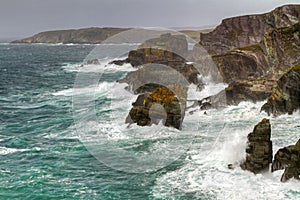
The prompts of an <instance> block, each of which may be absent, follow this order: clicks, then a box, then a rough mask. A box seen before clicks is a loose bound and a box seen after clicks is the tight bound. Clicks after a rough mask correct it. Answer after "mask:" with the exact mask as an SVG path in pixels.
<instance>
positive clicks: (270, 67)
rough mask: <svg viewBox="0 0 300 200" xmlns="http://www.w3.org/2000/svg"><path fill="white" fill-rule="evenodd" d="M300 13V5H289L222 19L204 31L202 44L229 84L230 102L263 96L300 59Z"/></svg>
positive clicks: (227, 93) (228, 97) (227, 94)
mask: <svg viewBox="0 0 300 200" xmlns="http://www.w3.org/2000/svg"><path fill="white" fill-rule="evenodd" d="M299 13H300V5H287V6H283V7H279V8H277V9H275V10H274V11H272V12H270V13H267V14H262V15H251V16H242V17H234V18H230V19H226V20H223V22H222V24H221V25H219V26H218V27H217V28H216V29H215V30H214V31H212V32H211V33H207V34H202V35H201V41H200V44H201V45H204V48H206V49H207V50H208V52H209V53H210V55H211V56H212V59H213V60H214V62H215V63H216V64H217V66H218V69H219V72H220V74H221V76H222V78H223V81H224V82H225V83H228V84H229V87H228V88H227V89H226V91H225V92H226V97H227V102H228V103H230V104H238V103H239V102H241V101H244V100H251V101H261V100H264V99H265V98H267V97H268V96H269V95H270V94H271V93H272V88H273V87H275V86H276V81H277V80H278V79H279V78H280V77H281V76H282V75H283V73H284V72H285V71H286V70H287V69H289V68H290V67H291V66H294V65H298V64H299V63H300V14H299ZM233 32H234V33H235V34H232V33H233ZM233 36H234V37H233Z"/></svg>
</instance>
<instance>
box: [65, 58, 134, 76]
mask: <svg viewBox="0 0 300 200" xmlns="http://www.w3.org/2000/svg"><path fill="white" fill-rule="evenodd" d="M113 60H115V59H108V60H102V61H100V64H83V63H76V64H73V63H67V64H65V65H64V66H62V68H63V69H64V70H65V71H67V72H80V73H89V72H96V73H114V72H130V71H135V70H137V69H136V68H133V67H132V66H131V64H129V63H126V64H123V65H122V66H118V65H115V64H109V63H110V62H111V61H113Z"/></svg>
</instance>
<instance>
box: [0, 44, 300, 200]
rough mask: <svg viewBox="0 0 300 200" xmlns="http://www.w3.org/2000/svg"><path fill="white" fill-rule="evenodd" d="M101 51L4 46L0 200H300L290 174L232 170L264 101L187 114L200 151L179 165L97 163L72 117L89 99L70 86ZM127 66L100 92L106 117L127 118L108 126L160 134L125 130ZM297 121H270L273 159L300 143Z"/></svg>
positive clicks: (0, 58)
mask: <svg viewBox="0 0 300 200" xmlns="http://www.w3.org/2000/svg"><path fill="white" fill-rule="evenodd" d="M93 48H94V46H89V45H72V46H68V45H9V44H2V45H0V199H51V198H53V199H299V198H300V183H299V182H297V181H295V180H291V181H289V182H288V183H280V181H279V180H280V176H281V173H282V171H279V172H276V173H273V174H272V173H266V174H262V175H254V174H252V173H249V172H246V171H243V170H241V169H240V168H236V169H234V170H229V169H228V168H227V164H228V163H234V162H236V161H239V160H241V159H243V158H244V156H245V155H244V152H245V146H246V144H245V142H246V137H247V134H248V133H249V132H250V131H252V129H253V126H254V125H255V124H256V123H257V122H259V121H260V120H261V119H262V118H263V117H267V116H266V115H265V114H264V113H260V112H259V110H260V107H261V105H262V103H263V102H261V103H257V104H253V103H248V102H244V103H241V104H240V105H239V106H231V107H228V108H225V109H223V110H210V111H208V112H207V115H204V114H203V111H197V112H195V113H194V114H193V115H190V114H189V113H187V114H186V117H185V121H184V127H192V129H193V130H194V131H193V133H191V134H192V136H193V137H194V140H193V144H192V145H191V146H190V148H189V149H188V150H187V151H186V152H185V153H184V154H183V155H182V156H181V157H180V158H179V159H178V160H177V161H175V162H173V163H172V164H170V165H168V166H166V167H163V168H162V169H160V170H158V171H154V172H149V173H144V174H132V173H127V172H122V171H118V170H115V169H112V168H110V167H108V166H106V165H104V164H103V163H101V162H100V161H98V160H97V159H96V158H95V157H94V156H93V155H91V153H90V152H89V151H88V150H87V149H86V147H85V145H84V144H83V143H82V142H81V141H80V138H79V137H78V135H77V132H76V131H75V125H74V120H73V113H72V95H73V94H74V92H75V93H82V94H89V93H90V92H91V91H89V90H88V89H87V88H85V89H82V90H76V89H75V90H74V89H72V88H73V84H74V81H75V77H76V74H77V72H78V70H79V69H80V67H79V66H80V64H81V63H82V61H83V60H84V59H85V57H86V56H87V55H88V54H89V53H90V51H91V50H92V49H93ZM93 67H95V66H88V67H87V68H86V69H85V70H86V73H93V71H94V70H93ZM98 67H99V66H98ZM122 67H123V68H122V69H120V67H116V66H112V65H109V66H108V69H109V70H107V71H106V72H105V74H104V75H103V76H102V79H101V82H100V83H99V86H98V89H97V91H96V99H97V100H98V102H100V103H99V104H97V109H98V110H100V114H101V113H102V111H103V112H104V111H106V110H107V109H112V111H116V112H117V114H116V116H120V120H119V121H116V122H115V123H112V122H111V121H110V122H108V123H106V127H104V129H105V130H107V129H110V130H114V131H112V133H114V134H119V135H115V136H117V138H118V139H119V140H122V136H124V135H123V133H124V132H126V131H128V130H129V132H130V131H133V132H134V131H136V132H143V131H145V130H146V131H145V133H146V132H149V131H151V130H155V129H157V128H161V127H159V125H158V126H152V127H148V128H141V127H137V126H132V127H130V128H128V127H126V126H122V124H121V122H123V119H124V118H125V117H126V116H125V114H126V112H128V110H127V109H128V108H129V107H130V103H131V102H132V101H133V100H134V98H135V97H132V96H130V95H126V93H125V90H124V91H123V92H122V90H123V85H120V84H118V83H115V80H117V79H119V78H120V77H122V76H124V75H125V74H126V72H127V71H131V70H133V69H132V68H131V67H130V66H122ZM222 87H224V86H223V85H222V84H219V85H215V84H210V85H209V86H207V88H206V89H205V90H204V91H203V92H202V93H200V94H197V96H201V97H202V96H203V97H205V96H207V95H209V94H211V93H215V92H216V91H217V90H219V89H221V88H222ZM112 88H114V89H115V90H118V91H119V92H118V93H116V94H114V102H116V103H115V104H113V105H118V107H116V108H114V107H112V106H110V107H107V102H105V100H106V99H108V95H109V92H110V90H111V89H112ZM120 90H121V91H120ZM124 102H125V103H124ZM100 118H101V115H100ZM101 119H103V120H104V121H105V118H101ZM299 120H300V115H299V113H297V114H294V115H293V116H287V115H286V116H281V117H278V118H276V119H274V118H271V124H272V140H273V145H274V146H273V151H274V152H276V151H277V149H278V148H280V147H282V146H286V145H290V144H293V143H295V142H296V141H297V140H298V138H299V130H300V126H299ZM91 128H93V127H91ZM94 128H98V127H97V126H95V127H94ZM170 131H172V130H170ZM114 134H112V135H114ZM126 139H127V138H126ZM145 140H146V142H147V139H145ZM124 142H125V145H126V142H127V143H128V144H130V141H128V140H124ZM154 147H155V148H156V149H157V150H159V148H160V146H154ZM154 147H153V148H154Z"/></svg>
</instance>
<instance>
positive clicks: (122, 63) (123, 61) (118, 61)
mask: <svg viewBox="0 0 300 200" xmlns="http://www.w3.org/2000/svg"><path fill="white" fill-rule="evenodd" d="M126 63H129V61H128V58H126V59H124V60H113V61H111V62H110V63H108V64H114V65H118V66H122V65H124V64H126Z"/></svg>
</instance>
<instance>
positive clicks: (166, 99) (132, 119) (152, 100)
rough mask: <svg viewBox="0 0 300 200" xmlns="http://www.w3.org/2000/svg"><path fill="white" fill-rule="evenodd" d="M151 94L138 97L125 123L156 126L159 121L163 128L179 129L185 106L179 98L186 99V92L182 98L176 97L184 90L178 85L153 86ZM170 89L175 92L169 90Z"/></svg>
mask: <svg viewBox="0 0 300 200" xmlns="http://www.w3.org/2000/svg"><path fill="white" fill-rule="evenodd" d="M155 87H156V88H155V89H154V90H153V88H152V89H151V90H153V91H152V92H147V93H144V94H141V95H139V96H138V98H137V100H136V102H134V103H133V104H132V105H133V107H132V109H131V110H130V112H129V115H128V117H127V118H126V123H137V124H138V125H140V126H148V125H151V124H158V123H159V122H160V121H162V123H163V124H164V125H165V126H171V127H174V128H177V129H181V124H182V121H183V118H184V112H185V105H184V104H182V103H181V101H180V99H179V98H186V95H187V93H186V91H187V89H185V92H184V93H183V94H181V95H182V96H180V97H179V96H178V94H180V93H179V91H183V90H184V89H183V88H181V87H180V85H179V84H178V85H173V86H168V87H164V86H158V87H157V85H155ZM169 88H172V89H173V90H174V91H176V93H175V92H173V91H172V90H170V89H169Z"/></svg>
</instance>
